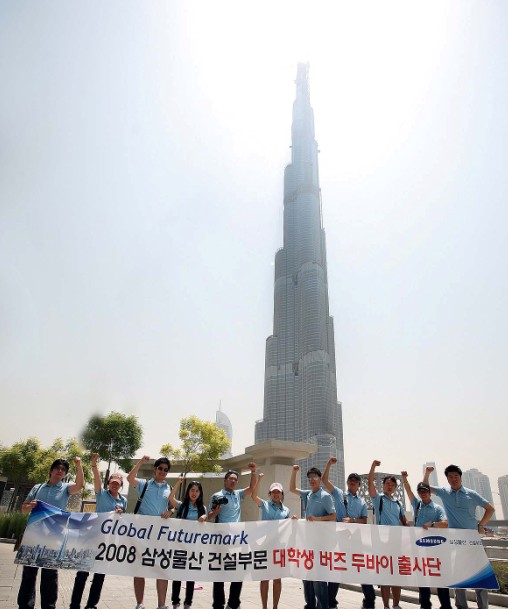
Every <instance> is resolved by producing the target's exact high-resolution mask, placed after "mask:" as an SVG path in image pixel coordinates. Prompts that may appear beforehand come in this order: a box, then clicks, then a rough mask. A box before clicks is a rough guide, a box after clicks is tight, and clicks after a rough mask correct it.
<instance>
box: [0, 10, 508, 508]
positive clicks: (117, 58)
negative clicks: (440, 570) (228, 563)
mask: <svg viewBox="0 0 508 609" xmlns="http://www.w3.org/2000/svg"><path fill="white" fill-rule="evenodd" d="M507 26H508V4H507V3H506V2H504V1H503V0H499V1H497V2H496V1H494V0H491V1H490V2H488V3H487V2H482V3H481V2H469V1H467V0H463V1H458V0H457V1H456V2H445V1H443V0H436V1H435V2H425V3H423V2H422V3H419V4H417V3H407V2H391V3H382V4H380V3H368V2H363V3H350V2H348V3H341V2H337V1H334V2H330V3H326V2H319V3H299V2H295V1H294V0H293V1H291V2H288V3H284V2H259V1H258V2H255V3H247V2H238V1H234V2H209V0H207V1H203V2H197V1H194V2H183V1H182V2H176V1H175V2H171V1H169V0H164V1H156V0H152V1H151V2H139V1H138V2H133V1H126V0H122V1H121V2H120V1H116V2H115V1H111V2H107V3H104V2H86V3H85V2H81V3H69V2H63V1H61V2H56V1H55V2H51V1H50V2H45V3H40V2H36V1H34V0H33V1H31V2H23V1H21V0H18V1H16V2H3V3H2V5H1V8H0V82H1V83H2V94H1V95H0V138H1V140H0V141H1V144H0V155H1V156H0V206H1V207H0V290H1V299H0V307H1V308H0V350H1V354H0V403H1V407H2V412H3V414H2V417H1V421H2V422H1V428H0V441H1V442H2V443H3V444H4V445H6V444H10V443H12V442H14V441H16V440H18V439H20V438H26V437H28V436H29V435H37V436H39V437H40V438H41V440H42V441H43V442H49V441H50V440H52V439H53V438H55V437H56V436H63V437H70V436H75V435H78V433H79V431H80V429H81V428H82V426H83V425H84V423H85V422H86V420H87V418H88V417H89V416H90V415H91V414H92V413H96V412H100V413H106V412H108V411H110V410H112V409H115V410H121V411H123V412H126V413H134V414H136V415H137V416H138V417H139V419H140V422H141V423H142V425H143V426H144V430H145V441H144V444H145V451H146V452H147V453H148V454H152V455H155V454H156V453H157V451H158V449H159V447H160V445H161V444H163V443H165V442H168V441H175V440H176V439H177V432H178V424H179V420H180V419H181V418H182V417H184V416H188V415H190V414H196V415H198V416H200V417H202V418H209V419H213V418H214V413H215V410H216V409H217V407H218V404H219V400H222V406H223V410H224V412H226V414H227V415H228V416H229V417H230V419H231V421H232V424H233V429H234V442H233V451H234V453H239V452H242V451H243V449H244V447H245V446H248V445H251V444H253V442H254V422H255V420H256V419H259V418H261V417H262V412H263V375H264V348H265V339H266V337H267V336H268V335H269V334H271V332H272V321H273V320H272V316H273V270H274V269H273V260H274V254H275V251H276V250H277V249H278V248H279V247H280V246H281V245H282V177H283V169H284V166H285V164H287V163H288V162H289V158H290V150H289V145H290V126H291V107H292V103H293V99H294V93H295V92H294V79H295V76H296V64H297V62H298V61H302V60H303V61H309V62H310V84H311V102H312V105H313V108H314V111H315V118H316V137H317V140H318V143H319V148H320V151H321V154H320V177H321V188H322V197H323V215H324V224H325V228H326V233H327V250H328V278H329V291H330V310H331V313H332V315H333V316H334V318H335V333H336V336H335V342H336V349H337V362H338V391H339V396H338V397H339V399H340V400H341V401H342V402H343V419H344V433H345V450H346V469H347V470H351V469H354V470H357V471H361V472H362V471H363V472H364V471H367V470H368V468H369V465H370V463H371V461H372V459H374V458H378V459H380V460H381V461H382V469H383V470H387V471H400V470H401V469H408V470H409V472H410V476H411V478H412V479H413V480H414V481H416V479H417V478H418V477H419V474H420V471H421V464H422V463H423V462H425V461H427V460H435V461H437V464H438V468H439V469H440V470H441V471H442V469H443V468H444V467H445V466H446V465H447V464H448V463H450V462H456V463H458V464H460V465H461V466H462V467H463V468H464V469H466V468H470V467H477V468H478V469H480V470H481V471H483V472H484V473H486V474H488V475H489V476H490V477H491V482H492V486H493V490H494V491H495V490H497V477H498V476H500V475H504V474H507V473H508V463H507V456H508V450H507V449H506V399H507V376H508V375H507V368H508V366H507V363H508V362H507V359H508V358H507V342H508V321H507V311H508V292H507V271H506V260H507V258H508V245H507V241H508V240H507V237H506V236H507V224H508V212H507V204H506V201H507V193H508V172H507V153H508V113H507V108H508V39H507V37H506V31H507ZM503 447H504V448H503ZM442 478H443V477H442V476H441V479H442ZM496 503H497V501H496ZM498 516H499V517H500V516H501V514H499V513H498Z"/></svg>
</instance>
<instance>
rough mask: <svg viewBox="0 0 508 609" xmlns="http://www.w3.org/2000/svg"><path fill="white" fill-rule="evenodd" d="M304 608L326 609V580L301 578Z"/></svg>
mask: <svg viewBox="0 0 508 609" xmlns="http://www.w3.org/2000/svg"><path fill="white" fill-rule="evenodd" d="M302 583H303V596H304V598H305V609H328V585H327V583H326V582H315V581H309V580H306V579H304V580H303V582H302Z"/></svg>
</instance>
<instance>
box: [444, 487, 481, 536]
mask: <svg viewBox="0 0 508 609" xmlns="http://www.w3.org/2000/svg"><path fill="white" fill-rule="evenodd" d="M433 490H434V494H436V495H437V496H438V497H440V498H441V501H442V502H443V505H444V508H445V510H446V515H447V516H448V526H449V527H450V528H451V529H476V528H477V526H478V522H477V520H476V507H477V506H480V507H483V508H484V507H485V506H486V505H487V503H488V501H487V500H486V499H484V498H483V497H482V496H481V495H479V494H478V493H477V492H476V491H473V490H471V489H470V488H465V487H464V486H461V487H460V488H459V490H458V491H454V490H452V489H451V488H450V487H447V488H445V487H433Z"/></svg>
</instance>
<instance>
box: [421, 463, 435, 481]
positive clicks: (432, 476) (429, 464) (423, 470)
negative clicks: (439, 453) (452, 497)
mask: <svg viewBox="0 0 508 609" xmlns="http://www.w3.org/2000/svg"><path fill="white" fill-rule="evenodd" d="M427 467H433V468H434V471H433V472H432V474H430V476H429V483H430V485H431V486H439V482H438V479H437V467H436V463H435V461H427V463H424V464H423V465H422V474H423V475H425V470H426V468H427Z"/></svg>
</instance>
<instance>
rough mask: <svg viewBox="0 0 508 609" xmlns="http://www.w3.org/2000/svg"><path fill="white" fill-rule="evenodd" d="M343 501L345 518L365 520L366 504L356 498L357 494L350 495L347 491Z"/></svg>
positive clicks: (359, 498)
mask: <svg viewBox="0 0 508 609" xmlns="http://www.w3.org/2000/svg"><path fill="white" fill-rule="evenodd" d="M344 496H345V499H346V501H347V508H346V512H347V516H348V517H349V518H367V516H368V512H367V504H366V503H365V499H363V498H362V497H358V494H356V495H352V494H351V493H350V492H349V491H346V493H345V495H344Z"/></svg>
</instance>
